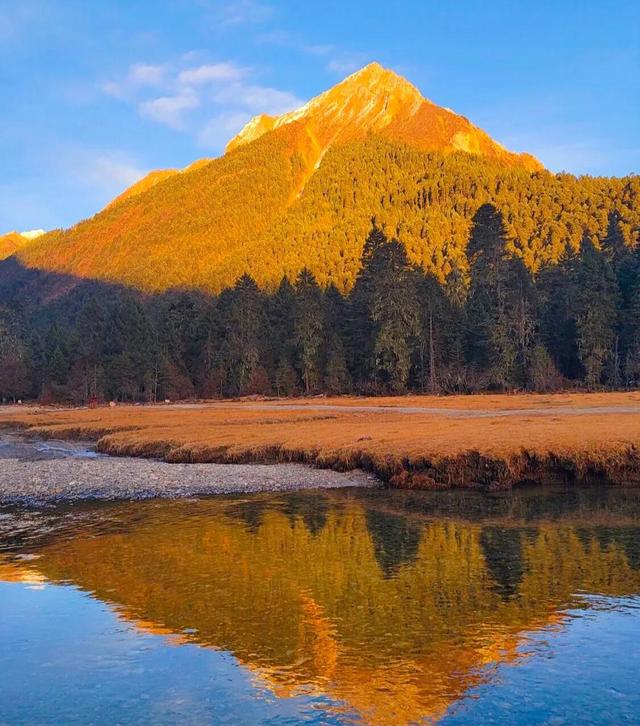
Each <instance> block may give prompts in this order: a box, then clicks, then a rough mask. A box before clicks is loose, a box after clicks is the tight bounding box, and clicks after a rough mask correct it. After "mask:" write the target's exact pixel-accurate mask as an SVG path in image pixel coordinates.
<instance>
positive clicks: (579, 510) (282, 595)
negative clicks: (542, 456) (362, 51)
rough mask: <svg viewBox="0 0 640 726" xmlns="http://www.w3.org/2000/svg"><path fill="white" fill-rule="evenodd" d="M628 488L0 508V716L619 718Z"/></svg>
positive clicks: (632, 716) (66, 719)
mask: <svg viewBox="0 0 640 726" xmlns="http://www.w3.org/2000/svg"><path fill="white" fill-rule="evenodd" d="M639 642H640V491H638V490H637V489H631V488H629V489H627V488H623V487H584V488H573V489H571V488H558V487H536V488H522V489H516V490H514V491H513V492H511V493H507V494H493V495H488V494H480V493H476V492H456V491H450V492H434V493H428V492H394V491H388V490H379V489H342V490H340V489H335V490H327V491H322V492H321V491H303V492H289V493H286V492H285V493H265V494H255V495H248V496H220V497H209V498H207V497H203V498H192V499H183V500H149V501H140V502H124V501H123V502H110V503H105V502H102V503H100V502H94V503H90V502H84V503H75V504H66V505H56V506H49V507H44V508H41V509H34V508H25V507H23V508H21V507H15V506H5V507H3V508H1V509H0V672H1V673H2V674H3V675H2V678H1V679H0V723H1V724H3V726H5V725H7V726H9V725H11V726H13V725H18V724H20V725H22V724H38V725H41V726H45V725H49V724H51V725H54V724H55V725H56V726H60V725H61V724H78V725H82V726H87V725H88V724H98V725H99V724H105V725H106V724H109V725H111V724H115V723H118V724H127V725H128V724H149V725H153V726H162V725H164V724H167V725H169V724H178V723H179V724H194V725H195V724H198V725H199V724H240V725H244V724H246V725H247V726H250V725H251V726H252V725H254V724H299V723H309V724H351V723H361V724H381V725H384V726H387V725H388V726H401V725H402V724H432V723H439V724H447V725H453V724H456V725H458V724H460V725H462V724H483V725H485V724H505V723H508V724H516V725H517V724H522V725H526V726H533V725H534V724H554V725H555V726H557V725H560V724H567V726H569V725H570V726H577V725H578V724H638V723H640V692H639V689H638V686H637V680H638V675H639V674H640V648H638V647H637V644H638V643H639Z"/></svg>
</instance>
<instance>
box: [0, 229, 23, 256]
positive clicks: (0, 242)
mask: <svg viewBox="0 0 640 726" xmlns="http://www.w3.org/2000/svg"><path fill="white" fill-rule="evenodd" d="M27 242H28V240H27V239H26V238H25V237H23V236H22V235H21V234H19V233H18V232H7V234H3V235H0V260H5V259H6V258H7V257H11V255H13V254H14V253H15V252H16V251H17V250H19V249H20V248H21V247H22V246H23V245H25V244H26V243H27Z"/></svg>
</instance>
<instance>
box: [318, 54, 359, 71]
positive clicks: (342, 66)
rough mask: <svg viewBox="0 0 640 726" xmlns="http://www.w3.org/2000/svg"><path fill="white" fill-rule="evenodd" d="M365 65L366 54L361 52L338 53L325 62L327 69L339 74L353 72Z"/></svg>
mask: <svg viewBox="0 0 640 726" xmlns="http://www.w3.org/2000/svg"><path fill="white" fill-rule="evenodd" d="M364 65H366V56H364V55H363V54H361V53H351V54H342V55H338V56H337V57H335V58H332V59H331V60H330V61H329V62H328V63H327V70H329V71H331V72H332V73H338V74H339V75H345V74H348V73H354V72H355V71H357V70H358V69H359V68H362V66H364Z"/></svg>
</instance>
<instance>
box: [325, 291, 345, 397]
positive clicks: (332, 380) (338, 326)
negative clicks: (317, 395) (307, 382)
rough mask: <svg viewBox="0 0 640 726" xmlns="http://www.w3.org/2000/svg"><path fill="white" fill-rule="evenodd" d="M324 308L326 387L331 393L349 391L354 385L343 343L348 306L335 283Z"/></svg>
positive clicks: (327, 296) (327, 295)
mask: <svg viewBox="0 0 640 726" xmlns="http://www.w3.org/2000/svg"><path fill="white" fill-rule="evenodd" d="M324 308H325V320H324V330H325V333H324V335H325V340H326V344H325V346H324V361H323V369H324V389H325V390H326V392H327V393H331V394H337V393H347V392H348V391H350V390H351V385H352V382H351V375H350V373H349V369H348V367H347V359H346V354H345V349H344V343H343V340H344V334H345V333H344V325H345V319H346V309H347V306H346V301H345V299H344V298H343V297H342V295H341V294H340V291H339V290H338V289H337V288H336V287H335V285H329V287H328V288H327V290H326V292H325V295H324Z"/></svg>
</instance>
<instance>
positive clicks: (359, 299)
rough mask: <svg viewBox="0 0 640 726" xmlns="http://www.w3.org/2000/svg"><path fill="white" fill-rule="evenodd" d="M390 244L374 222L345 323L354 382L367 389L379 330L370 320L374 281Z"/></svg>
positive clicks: (373, 221)
mask: <svg viewBox="0 0 640 726" xmlns="http://www.w3.org/2000/svg"><path fill="white" fill-rule="evenodd" d="M386 244H387V238H386V236H385V234H384V232H383V231H382V230H381V229H380V228H379V227H378V226H377V224H376V221H375V219H373V220H372V227H371V231H370V232H369V234H368V236H367V239H366V241H365V244H364V249H363V252H362V266H361V268H360V270H359V272H358V275H357V277H356V281H355V284H354V286H353V289H352V290H351V292H350V294H349V297H348V300H347V317H346V321H345V327H344V329H345V336H344V341H345V354H346V357H347V364H348V367H349V370H350V373H351V376H352V378H353V380H354V382H355V383H356V384H357V385H359V386H360V387H361V388H362V387H366V386H367V384H368V383H370V382H371V380H372V378H373V377H374V361H375V356H374V346H375V337H376V326H375V323H374V321H373V319H372V317H371V306H372V298H373V286H374V279H375V278H378V277H380V270H379V269H378V268H379V266H380V264H381V261H382V258H381V256H380V255H379V254H378V253H379V251H380V250H381V249H382V248H384V246H385V245H386Z"/></svg>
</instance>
